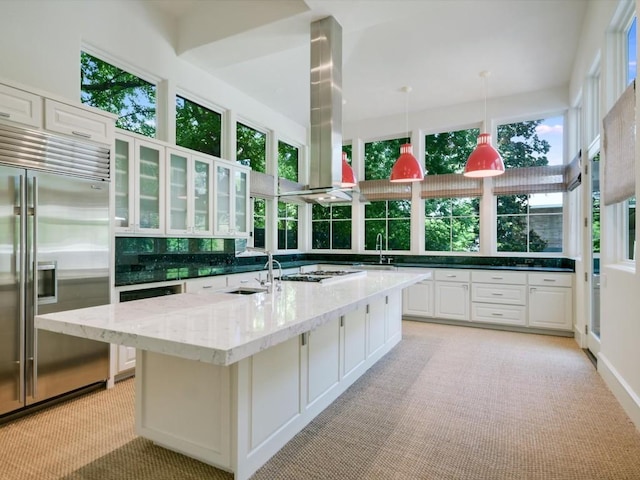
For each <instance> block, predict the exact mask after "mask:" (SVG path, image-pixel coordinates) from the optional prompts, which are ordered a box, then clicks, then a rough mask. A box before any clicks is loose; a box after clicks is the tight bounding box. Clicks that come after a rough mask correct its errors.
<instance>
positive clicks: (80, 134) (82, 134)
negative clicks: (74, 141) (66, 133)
mask: <svg viewBox="0 0 640 480" xmlns="http://www.w3.org/2000/svg"><path fill="white" fill-rule="evenodd" d="M71 133H73V134H74V135H75V136H77V137H82V138H91V135H89V134H88V133H84V132H78V131H77V130H72V131H71Z"/></svg>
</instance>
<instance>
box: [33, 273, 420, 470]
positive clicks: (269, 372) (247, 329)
mask: <svg viewBox="0 0 640 480" xmlns="http://www.w3.org/2000/svg"><path fill="white" fill-rule="evenodd" d="M424 276H425V275H424V274H421V273H410V272H377V271H367V272H366V275H357V276H354V277H353V278H345V279H342V280H340V281H337V282H332V283H327V284H322V283H304V282H282V285H281V290H280V291H278V289H277V288H275V289H274V291H273V292H271V293H254V294H250V295H244V294H243V295H239V294H237V293H229V292H226V291H221V292H213V293H207V294H179V295H172V296H167V297H160V298H153V299H146V300H138V301H134V302H127V303H119V304H112V305H104V306H100V307H91V308H85V309H79V310H72V311H67V312H59V313H54V314H48V315H41V316H37V317H36V326H37V328H39V329H43V330H50V331H54V332H59V333H66V334H70V335H75V336H79V337H83V338H90V339H93V340H101V341H104V342H109V343H116V344H120V345H126V346H131V347H135V348H136V349H137V350H138V351H137V358H138V360H137V365H136V433H137V434H138V435H140V436H143V437H145V438H148V439H150V440H152V441H154V442H155V443H157V444H159V445H162V446H164V447H166V448H169V449H171V450H174V451H177V452H181V453H183V454H186V455H188V456H191V457H193V458H197V459H199V460H201V461H203V462H206V463H208V464H211V465H214V466H217V467H219V468H221V469H224V470H227V471H231V472H233V473H234V474H235V478H237V479H246V478H249V477H250V476H251V475H252V474H253V473H254V472H255V471H256V470H257V469H258V468H260V466H262V465H263V464H264V463H265V462H266V461H267V460H268V459H269V458H271V456H273V455H274V454H275V453H276V452H277V451H278V450H279V449H280V448H282V447H283V446H284V445H285V444H286V443H287V442H288V441H289V440H290V439H291V438H292V437H293V436H294V435H295V434H296V433H297V432H299V431H300V430H302V428H304V426H305V425H307V424H308V423H309V422H310V421H311V420H312V419H313V418H314V417H315V416H316V415H318V414H319V413H320V412H321V411H322V410H324V409H325V408H326V407H327V406H328V405H330V404H331V402H333V401H334V400H335V399H336V398H337V397H338V396H339V395H340V394H341V393H342V392H344V391H345V390H346V389H347V388H348V387H349V386H350V385H351V384H352V383H353V382H354V381H355V380H356V379H357V378H359V377H360V376H361V375H362V374H363V373H364V372H366V370H367V369H368V368H370V367H371V366H372V365H373V364H375V363H376V362H377V361H378V360H379V359H380V358H382V357H383V356H384V355H385V354H386V353H387V352H389V350H391V349H392V348H393V347H394V346H395V345H396V344H397V343H398V342H399V341H400V340H401V337H402V290H403V289H404V288H406V287H408V286H410V285H413V284H414V283H416V282H418V281H420V280H422V279H423V278H424ZM246 287H258V285H257V283H256V285H247V286H246Z"/></svg>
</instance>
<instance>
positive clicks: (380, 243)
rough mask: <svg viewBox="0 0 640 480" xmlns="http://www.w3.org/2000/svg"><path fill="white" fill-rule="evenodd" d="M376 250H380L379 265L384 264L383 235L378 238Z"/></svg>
mask: <svg viewBox="0 0 640 480" xmlns="http://www.w3.org/2000/svg"><path fill="white" fill-rule="evenodd" d="M376 250H378V255H379V257H380V258H379V260H378V263H382V234H381V233H379V234H378V235H377V236H376Z"/></svg>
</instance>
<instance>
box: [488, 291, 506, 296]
mask: <svg viewBox="0 0 640 480" xmlns="http://www.w3.org/2000/svg"><path fill="white" fill-rule="evenodd" d="M491 295H495V296H496V297H501V296H502V295H504V294H503V293H499V292H492V293H491Z"/></svg>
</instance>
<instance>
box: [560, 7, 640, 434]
mask: <svg viewBox="0 0 640 480" xmlns="http://www.w3.org/2000/svg"><path fill="white" fill-rule="evenodd" d="M629 3H630V2H625V1H621V2H590V4H589V10H588V14H587V16H586V18H585V24H584V26H583V33H582V38H581V41H580V51H579V53H578V55H577V56H576V61H575V64H574V69H573V74H572V81H571V87H570V90H571V97H572V98H577V97H578V96H579V95H580V92H581V91H582V90H583V85H584V83H585V81H586V78H587V77H588V75H589V74H590V73H591V71H592V68H593V66H594V65H595V64H596V62H597V61H599V62H600V76H601V104H600V110H601V115H602V116H604V115H605V114H606V112H607V111H608V109H609V108H610V107H611V106H612V103H613V101H614V100H615V98H614V96H612V94H611V92H612V91H614V92H615V91H616V85H615V82H617V81H618V78H617V76H616V74H615V73H613V72H612V71H611V70H612V67H613V65H612V59H611V57H610V56H608V55H609V52H611V48H608V47H607V43H606V42H607V35H606V32H607V31H609V26H610V25H611V23H612V22H614V21H615V20H616V19H617V17H619V16H620V15H621V13H622V12H625V11H629V9H630V8H629V7H631V8H632V7H633V5H632V4H631V5H629ZM634 3H636V12H638V11H639V8H640V0H638V1H636V2H634ZM618 90H619V89H618ZM636 102H638V97H637V96H636ZM637 105H638V103H637ZM639 119H640V110H639V109H638V106H636V124H637V123H638V120H639ZM636 141H638V139H637V138H636ZM636 145H637V146H636V198H640V188H639V187H640V162H638V161H637V159H638V152H640V142H638V143H637V144H636ZM603 161H606V158H604V159H603ZM600 173H601V177H600V178H601V184H602V182H603V180H602V178H603V177H602V173H603V172H602V170H601V172H600ZM583 178H585V177H583ZM601 215H602V223H601V229H602V230H601V250H602V252H603V253H602V255H601V290H600V299H601V310H600V311H601V316H600V322H601V336H600V340H601V344H600V352H599V354H598V371H599V372H600V373H601V374H602V376H603V378H604V379H605V381H606V382H607V384H608V386H609V388H610V389H611V390H612V391H613V393H614V394H615V395H616V397H617V398H618V400H619V401H620V403H621V404H622V405H623V407H624V408H625V410H626V411H627V413H628V414H629V416H630V417H631V419H632V420H633V421H634V423H635V424H636V426H637V427H638V428H639V429H640V313H638V312H640V295H639V293H640V276H639V275H638V274H637V273H636V272H637V269H636V268H634V267H629V266H628V265H623V264H622V263H620V262H618V260H617V258H615V256H612V255H611V254H607V252H611V251H614V250H615V248H613V246H614V245H615V244H616V243H618V242H619V238H618V237H619V233H617V231H616V230H615V229H614V228H612V227H613V226H614V223H615V222H614V221H613V220H614V219H613V218H612V217H613V216H614V215H615V207H605V208H603V210H602V212H601ZM636 224H637V219H636ZM636 236H637V233H636ZM585 268H586V267H585Z"/></svg>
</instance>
